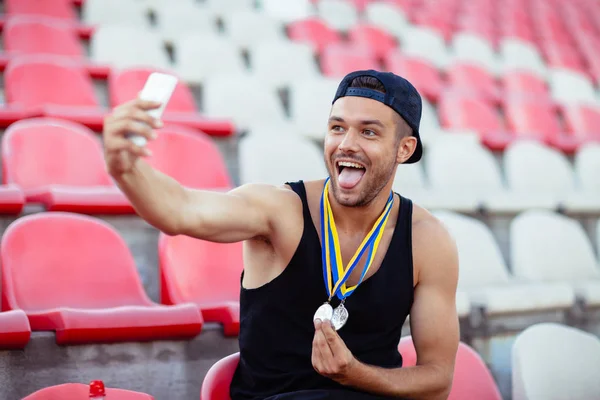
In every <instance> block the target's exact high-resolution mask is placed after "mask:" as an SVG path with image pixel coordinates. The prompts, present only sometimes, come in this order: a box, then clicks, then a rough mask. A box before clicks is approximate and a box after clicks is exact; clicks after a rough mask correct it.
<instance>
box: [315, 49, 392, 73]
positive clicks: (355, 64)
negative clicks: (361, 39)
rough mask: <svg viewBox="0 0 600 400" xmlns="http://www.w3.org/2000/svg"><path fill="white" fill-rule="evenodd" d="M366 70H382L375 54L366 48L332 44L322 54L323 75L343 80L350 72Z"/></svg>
mask: <svg viewBox="0 0 600 400" xmlns="http://www.w3.org/2000/svg"><path fill="white" fill-rule="evenodd" d="M365 69H380V67H379V63H378V62H377V58H376V57H375V54H374V53H373V52H372V51H371V50H369V49H366V48H364V47H356V46H353V45H351V44H346V43H344V44H331V45H329V46H327V47H326V48H325V50H323V53H322V54H321V71H322V72H323V75H325V76H329V77H334V78H342V77H344V76H345V75H347V74H349V73H350V72H353V71H357V70H365Z"/></svg>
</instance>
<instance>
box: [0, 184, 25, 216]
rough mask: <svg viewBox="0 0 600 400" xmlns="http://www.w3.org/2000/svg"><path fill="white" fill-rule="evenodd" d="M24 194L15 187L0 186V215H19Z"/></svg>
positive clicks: (23, 201) (23, 202)
mask: <svg viewBox="0 0 600 400" xmlns="http://www.w3.org/2000/svg"><path fill="white" fill-rule="evenodd" d="M24 205H25V194H24V193H23V191H22V190H21V188H20V187H18V186H17V185H0V214H20V213H21V211H23V206H24Z"/></svg>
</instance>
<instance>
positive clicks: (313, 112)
mask: <svg viewBox="0 0 600 400" xmlns="http://www.w3.org/2000/svg"><path fill="white" fill-rule="evenodd" d="M338 85H339V80H337V79H330V78H325V77H321V78H314V79H297V80H294V81H292V82H291V86H290V89H289V108H290V114H291V117H292V120H293V122H294V124H295V125H296V126H297V130H298V132H299V133H301V134H303V135H305V136H307V137H309V138H312V139H316V140H323V139H324V137H325V133H326V132H327V120H328V119H329V113H330V111H331V103H332V101H333V98H334V97H335V91H336V89H337V87H338Z"/></svg>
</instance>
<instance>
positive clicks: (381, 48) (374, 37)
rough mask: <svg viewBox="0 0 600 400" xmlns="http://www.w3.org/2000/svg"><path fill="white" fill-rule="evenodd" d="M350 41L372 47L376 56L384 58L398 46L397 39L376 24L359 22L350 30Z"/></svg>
mask: <svg viewBox="0 0 600 400" xmlns="http://www.w3.org/2000/svg"><path fill="white" fill-rule="evenodd" d="M348 39H349V41H350V43H352V44H353V45H355V46H357V47H364V48H366V49H370V50H371V51H372V52H373V53H375V57H377V58H378V59H383V58H384V57H385V56H386V54H388V52H390V51H391V50H393V49H395V48H396V47H397V43H396V39H395V38H394V36H392V35H391V34H389V33H387V32H386V31H384V30H382V29H380V28H379V27H378V26H376V25H369V24H364V23H363V24H358V25H354V26H353V27H351V28H350V30H349V31H348Z"/></svg>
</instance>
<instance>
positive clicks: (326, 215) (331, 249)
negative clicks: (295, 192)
mask: <svg viewBox="0 0 600 400" xmlns="http://www.w3.org/2000/svg"><path fill="white" fill-rule="evenodd" d="M329 184H330V181H329V178H328V179H327V180H326V181H325V186H324V187H323V194H322V196H321V237H322V240H323V246H322V247H321V257H322V261H323V280H324V281H325V287H326V289H327V295H328V296H329V300H331V299H332V298H333V296H337V297H338V298H339V299H340V300H344V299H345V298H346V297H348V296H350V295H351V294H352V293H353V292H354V290H355V289H356V288H357V287H358V285H360V284H361V283H362V281H363V279H364V277H365V275H366V274H367V272H368V271H369V269H370V268H371V265H372V264H373V260H374V259H375V254H376V253H377V249H378V248H379V244H380V242H381V238H382V237H383V232H384V231H385V226H386V224H387V221H388V219H389V216H390V212H391V210H392V206H393V205H394V196H393V193H390V197H389V198H388V201H387V203H386V205H385V208H384V210H383V212H382V213H381V215H380V216H379V218H378V219H377V221H375V224H373V228H371V231H370V232H369V233H368V234H367V236H365V238H364V239H363V241H362V243H361V244H360V246H358V249H357V250H356V252H355V253H354V256H353V257H352V259H350V261H349V262H348V265H347V267H346V268H345V269H344V263H343V261H342V252H341V250H340V241H339V236H338V233H337V229H336V226H335V220H334V218H333V212H332V210H331V205H330V204H329ZM367 250H368V255H367V260H366V262H365V266H364V268H363V271H362V273H361V275H360V279H359V281H358V283H357V284H356V285H354V286H350V287H346V281H347V280H348V278H349V277H350V274H351V273H352V271H354V268H356V266H357V265H358V262H359V261H360V259H361V258H362V256H363V255H364V253H365V252H366V251H367Z"/></svg>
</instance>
